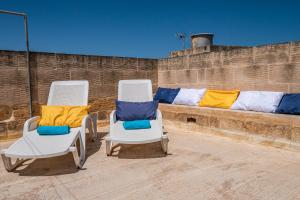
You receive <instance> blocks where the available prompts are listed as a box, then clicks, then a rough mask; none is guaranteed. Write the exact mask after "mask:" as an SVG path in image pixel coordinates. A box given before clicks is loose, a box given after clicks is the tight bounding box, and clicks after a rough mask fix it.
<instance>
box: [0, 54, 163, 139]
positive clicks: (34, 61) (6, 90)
mask: <svg viewBox="0 0 300 200" xmlns="http://www.w3.org/2000/svg"><path fill="white" fill-rule="evenodd" d="M30 66H31V78H32V84H31V85H32V86H31V89H32V98H33V99H32V102H33V112H34V115H38V114H39V108H40V105H42V104H46V103H47V98H48V93H49V89H50V84H51V82H53V81H59V80H88V81H89V86H90V87H89V88H90V91H89V104H90V105H91V110H92V111H98V112H99V120H107V119H108V115H109V113H110V111H111V110H112V109H114V101H115V99H116V95H117V84H118V81H119V80H121V79H151V80H152V83H153V89H154V90H155V89H156V87H157V81H158V78H157V74H158V73H157V60H156V59H143V58H126V57H109V56H89V55H72V54H55V53H40V52H33V53H31V56H30ZM0 71H1V73H0V93H1V98H0V139H1V138H9V137H15V133H16V131H17V133H20V130H21V129H22V127H23V124H24V122H25V120H26V119H28V117H29V112H28V103H29V102H28V94H29V93H28V88H27V66H26V54H25V53H24V52H17V51H0ZM17 135H18V134H17Z"/></svg>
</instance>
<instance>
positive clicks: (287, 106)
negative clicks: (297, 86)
mask: <svg viewBox="0 0 300 200" xmlns="http://www.w3.org/2000/svg"><path fill="white" fill-rule="evenodd" d="M275 112H276V113H282V114H293V115H300V94H285V95H283V97H282V99H281V102H280V104H279V106H278V108H277V109H276V111H275Z"/></svg>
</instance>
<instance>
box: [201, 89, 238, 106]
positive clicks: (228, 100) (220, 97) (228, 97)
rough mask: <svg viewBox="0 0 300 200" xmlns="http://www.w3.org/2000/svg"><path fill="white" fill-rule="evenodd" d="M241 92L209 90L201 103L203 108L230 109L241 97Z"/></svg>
mask: <svg viewBox="0 0 300 200" xmlns="http://www.w3.org/2000/svg"><path fill="white" fill-rule="evenodd" d="M239 92H240V91H239V90H231V91H230V90H207V91H206V92H205V94H204V97H203V98H202V100H201V101H200V103H199V106H201V107H213V108H225V109H227V108H230V107H231V105H232V104H233V103H234V101H235V100H236V98H237V97H238V95H239Z"/></svg>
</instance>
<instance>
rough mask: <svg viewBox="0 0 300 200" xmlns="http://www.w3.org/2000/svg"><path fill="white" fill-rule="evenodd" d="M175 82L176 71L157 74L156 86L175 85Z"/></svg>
mask: <svg viewBox="0 0 300 200" xmlns="http://www.w3.org/2000/svg"><path fill="white" fill-rule="evenodd" d="M176 82H177V76H176V71H164V72H158V84H159V85H160V84H175V83H176Z"/></svg>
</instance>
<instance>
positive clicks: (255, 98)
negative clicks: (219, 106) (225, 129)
mask: <svg viewBox="0 0 300 200" xmlns="http://www.w3.org/2000/svg"><path fill="white" fill-rule="evenodd" d="M283 94H284V93H283V92H266V91H241V92H240V95H239V97H238V98H237V100H236V101H235V102H234V103H233V104H232V106H231V109H233V110H252V111H257V112H275V110H276V108H277V107H278V104H279V103H280V101H281V98H282V96H283Z"/></svg>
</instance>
